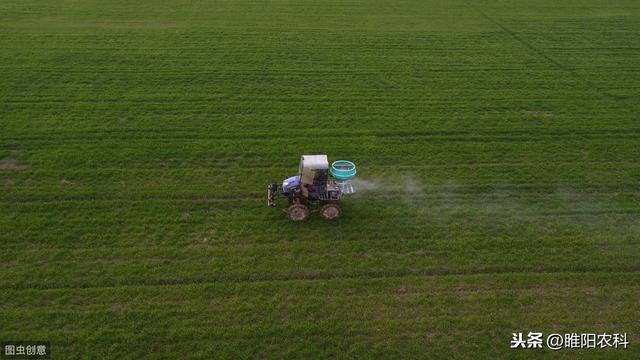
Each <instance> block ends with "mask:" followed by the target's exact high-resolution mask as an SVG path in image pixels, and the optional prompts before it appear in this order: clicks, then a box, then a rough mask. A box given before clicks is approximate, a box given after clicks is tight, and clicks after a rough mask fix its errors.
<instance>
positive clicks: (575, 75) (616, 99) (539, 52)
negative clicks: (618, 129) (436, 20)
mask: <svg viewBox="0 0 640 360" xmlns="http://www.w3.org/2000/svg"><path fill="white" fill-rule="evenodd" d="M465 4H466V5H467V6H468V7H469V8H470V9H471V10H473V11H475V12H477V13H478V14H480V15H481V16H482V17H483V18H485V19H486V20H487V21H489V22H490V23H492V24H494V25H496V26H497V27H499V28H500V29H501V30H502V31H503V32H505V33H506V34H508V35H509V36H511V38H512V39H513V40H515V41H516V42H518V43H519V44H521V45H522V46H523V47H525V48H526V49H528V50H529V51H530V52H532V53H533V54H535V55H537V56H538V57H539V58H542V59H544V60H545V61H546V62H548V63H550V64H552V65H553V66H554V67H555V68H557V69H559V70H561V71H563V72H565V73H567V74H569V75H570V76H571V77H573V78H574V79H576V80H578V81H579V82H581V83H582V84H583V86H584V87H585V88H588V89H593V90H594V91H595V92H596V93H598V94H599V95H600V96H601V97H603V98H606V99H608V100H611V101H613V102H615V103H616V104H618V106H620V107H621V108H624V109H625V110H627V111H628V112H630V113H631V114H633V115H635V114H636V112H635V110H634V108H633V107H632V106H631V105H629V104H627V103H625V102H624V101H621V100H622V99H621V97H618V96H616V95H613V94H610V93H609V92H607V91H606V90H605V89H604V88H602V87H601V86H599V85H598V84H596V83H595V82H592V81H591V80H589V79H587V78H586V77H585V76H582V75H580V74H578V73H577V72H576V71H575V70H573V69H571V68H569V67H567V66H566V65H564V64H562V63H561V62H559V61H557V60H555V59H554V58H552V57H551V56H549V55H547V54H546V53H545V52H544V51H542V50H541V49H539V48H537V47H535V46H534V45H533V44H531V43H530V42H528V41H527V40H525V39H524V38H522V37H521V36H520V35H518V33H517V32H515V31H513V30H511V29H509V28H508V27H507V26H505V25H504V24H502V23H501V22H499V21H498V20H496V19H494V18H493V17H491V16H489V15H488V14H487V13H486V12H484V11H482V10H481V9H480V8H479V7H477V6H475V5H474V4H473V3H472V2H470V1H465Z"/></svg>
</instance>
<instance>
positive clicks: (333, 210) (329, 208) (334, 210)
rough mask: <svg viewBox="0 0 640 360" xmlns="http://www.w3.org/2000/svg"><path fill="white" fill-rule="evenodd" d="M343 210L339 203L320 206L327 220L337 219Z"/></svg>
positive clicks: (321, 213) (321, 212) (322, 214)
mask: <svg viewBox="0 0 640 360" xmlns="http://www.w3.org/2000/svg"><path fill="white" fill-rule="evenodd" d="M341 213H342V210H340V207H339V206H338V204H326V205H324V206H323V207H322V208H320V216H322V218H323V219H325V220H335V219H337V218H339V217H340V214H341Z"/></svg>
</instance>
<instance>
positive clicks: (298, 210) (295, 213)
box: [287, 204, 309, 222]
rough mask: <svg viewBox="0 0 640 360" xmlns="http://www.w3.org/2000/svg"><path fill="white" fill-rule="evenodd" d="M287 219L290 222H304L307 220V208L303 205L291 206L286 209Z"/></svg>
mask: <svg viewBox="0 0 640 360" xmlns="http://www.w3.org/2000/svg"><path fill="white" fill-rule="evenodd" d="M287 217H289V220H291V221H296V222H297V221H305V220H307V219H308V218H309V208H308V207H307V206H305V205H303V204H293V205H291V206H289V208H288V209H287Z"/></svg>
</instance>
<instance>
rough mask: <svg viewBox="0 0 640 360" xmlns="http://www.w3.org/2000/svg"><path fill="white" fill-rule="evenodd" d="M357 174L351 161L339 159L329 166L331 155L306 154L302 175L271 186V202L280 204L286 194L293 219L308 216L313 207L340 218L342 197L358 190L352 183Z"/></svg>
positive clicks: (329, 217) (326, 218)
mask: <svg viewBox="0 0 640 360" xmlns="http://www.w3.org/2000/svg"><path fill="white" fill-rule="evenodd" d="M355 175H356V166H355V164H354V163H352V162H351V161H347V160H338V161H335V162H333V164H331V168H329V161H328V159H327V155H302V156H301V157H300V166H299V169H298V175H296V176H292V177H290V178H287V179H285V180H284V181H283V182H282V184H281V185H279V184H270V185H269V186H268V187H267V206H276V199H278V198H286V199H287V201H288V203H289V206H288V208H287V209H286V210H285V212H286V213H287V217H288V218H289V220H291V221H296V222H297V221H304V220H307V219H308V218H309V215H310V213H311V210H312V209H313V211H318V212H320V217H322V218H323V219H325V220H336V219H338V218H339V217H340V215H341V213H342V210H341V209H340V206H338V202H339V200H340V199H341V198H342V196H343V195H347V194H353V193H354V192H355V188H354V187H353V184H352V183H351V179H353V177H354V176H355Z"/></svg>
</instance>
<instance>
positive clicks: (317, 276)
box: [0, 265, 640, 291]
mask: <svg viewBox="0 0 640 360" xmlns="http://www.w3.org/2000/svg"><path fill="white" fill-rule="evenodd" d="M639 272H640V265H639V266H635V267H629V268H626V269H611V268H606V267H600V268H596V267H593V266H591V267H589V268H583V269H579V270H570V269H548V270H527V271H510V270H503V271H501V270H496V269H486V270H482V271H473V272H457V271H409V270H407V271H368V272H353V273H339V274H331V273H307V274H281V275H275V274H273V275H263V274H248V275H242V276H227V277H219V278H213V277H212V278H213V279H166V281H163V282H158V281H156V282H151V281H149V282H145V281H138V282H127V283H118V284H104V285H95V284H77V285H65V286H59V285H56V284H39V286H3V287H0V290H2V291H8V290H14V291H15V290H24V291H29V290H68V289H114V288H121V287H159V286H189V285H216V284H220V283H240V284H241V283H261V282H289V281H326V280H341V279H343V280H344V279H361V280H375V279H393V278H406V277H422V278H430V277H452V276H475V275H493V276H499V275H520V274H522V275H529V274H537V275H538V274H595V273H607V274H637V273H639Z"/></svg>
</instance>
